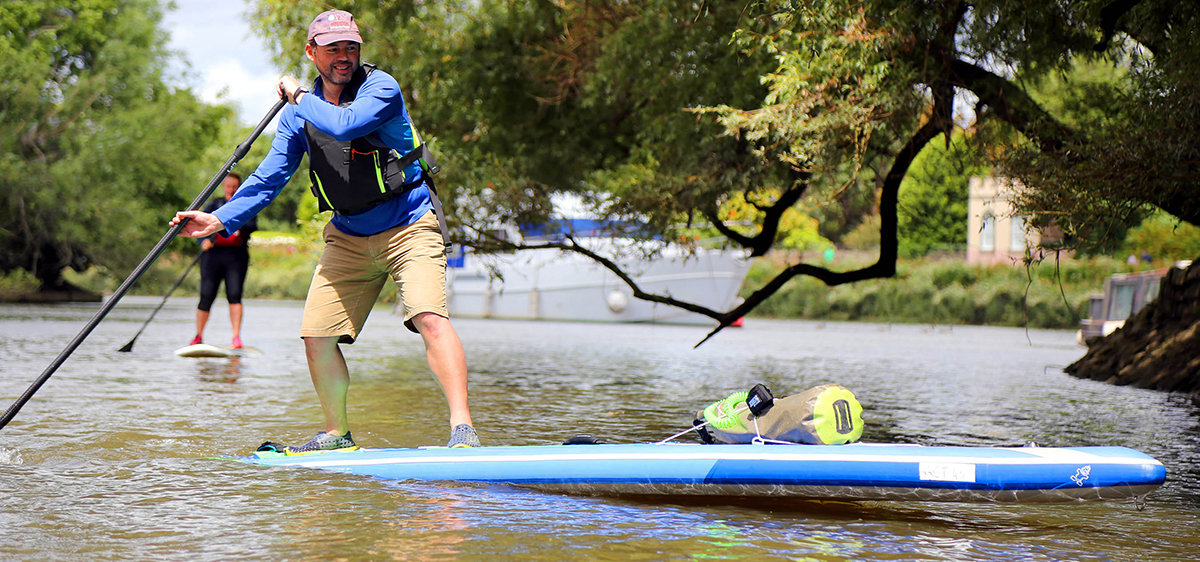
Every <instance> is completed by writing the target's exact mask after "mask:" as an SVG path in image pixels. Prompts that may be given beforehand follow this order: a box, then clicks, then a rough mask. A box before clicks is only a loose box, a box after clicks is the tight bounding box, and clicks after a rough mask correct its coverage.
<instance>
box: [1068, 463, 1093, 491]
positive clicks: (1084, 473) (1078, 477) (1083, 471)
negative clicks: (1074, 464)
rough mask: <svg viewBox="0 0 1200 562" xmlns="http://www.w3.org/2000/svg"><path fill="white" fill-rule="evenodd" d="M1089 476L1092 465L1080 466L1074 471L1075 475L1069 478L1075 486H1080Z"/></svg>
mask: <svg viewBox="0 0 1200 562" xmlns="http://www.w3.org/2000/svg"><path fill="white" fill-rule="evenodd" d="M1091 474H1092V465H1090V464H1089V465H1084V466H1081V467H1079V468H1078V469H1077V470H1076V471H1075V475H1074V476H1072V477H1071V481H1072V482H1074V483H1075V485H1076V486H1082V485H1083V483H1084V481H1086V480H1087V479H1088V476H1090V475H1091Z"/></svg>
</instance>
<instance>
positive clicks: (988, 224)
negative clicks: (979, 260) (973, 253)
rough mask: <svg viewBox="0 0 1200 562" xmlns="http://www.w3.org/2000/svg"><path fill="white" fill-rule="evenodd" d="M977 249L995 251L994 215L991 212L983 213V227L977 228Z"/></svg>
mask: <svg viewBox="0 0 1200 562" xmlns="http://www.w3.org/2000/svg"><path fill="white" fill-rule="evenodd" d="M979 250H980V251H983V252H994V251H996V217H995V216H994V215H992V214H991V213H988V214H986V215H983V228H981V229H979Z"/></svg>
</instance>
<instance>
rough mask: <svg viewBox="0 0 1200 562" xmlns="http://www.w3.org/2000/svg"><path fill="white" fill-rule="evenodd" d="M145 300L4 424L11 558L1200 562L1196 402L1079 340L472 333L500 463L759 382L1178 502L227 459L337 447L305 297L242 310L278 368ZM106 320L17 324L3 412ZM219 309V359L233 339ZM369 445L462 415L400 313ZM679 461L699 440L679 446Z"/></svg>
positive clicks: (4, 371)
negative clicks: (340, 469)
mask: <svg viewBox="0 0 1200 562" xmlns="http://www.w3.org/2000/svg"><path fill="white" fill-rule="evenodd" d="M158 300H159V299H156V298H128V299H125V300H124V301H122V303H121V304H120V305H119V306H118V307H117V308H116V309H115V310H114V311H113V312H112V313H111V314H110V315H109V317H108V319H107V320H105V321H104V322H103V323H102V324H101V325H100V326H99V327H98V328H97V329H96V330H95V332H93V333H92V335H91V336H90V337H89V338H88V339H87V340H86V341H85V342H84V343H83V345H82V346H80V348H79V349H78V350H76V351H75V352H74V353H73V354H72V355H71V357H70V358H69V359H68V360H67V361H66V362H65V363H64V364H63V365H62V367H61V368H60V369H59V370H58V372H57V373H56V374H55V375H54V376H53V377H52V378H51V379H50V381H49V382H48V383H47V384H46V385H45V386H44V387H43V388H42V389H41V390H40V391H39V392H38V393H37V395H36V396H34V398H33V399H32V400H31V401H30V402H29V403H28V404H27V405H26V406H25V407H24V409H23V410H22V411H21V413H20V414H19V415H18V416H17V417H16V419H15V420H14V421H13V422H12V423H10V424H9V425H8V427H6V428H5V429H3V430H2V431H0V559H3V560H130V559H137V560H148V559H173V560H232V559H272V560H334V559H338V560H391V559H396V560H483V559H487V560H492V559H521V560H559V559H563V558H582V559H601V560H666V559H693V558H705V559H741V558H769V559H809V560H846V559H852V560H914V559H919V560H998V559H1006V560H1018V559H1019V560H1182V559H1189V558H1190V559H1196V558H1197V556H1198V555H1200V554H1198V553H1200V465H1198V464H1197V461H1200V406H1197V405H1196V404H1195V403H1194V402H1193V401H1192V400H1191V399H1190V398H1186V397H1183V396H1178V395H1175V396H1172V395H1169V394H1164V393H1160V392H1151V391H1144V390H1137V389H1131V388H1120V387H1113V386H1109V385H1106V384H1102V383H1098V382H1093V381H1083V380H1077V379H1074V378H1071V377H1069V376H1067V375H1065V374H1063V373H1062V370H1061V369H1062V367H1063V366H1065V365H1067V364H1069V363H1070V362H1072V361H1074V360H1075V359H1077V358H1079V357H1080V356H1081V355H1082V349H1081V348H1079V347H1076V345H1075V343H1074V334H1072V333H1070V332H1065V331H1037V330H1031V331H1025V330H1022V329H1012V328H989V327H954V328H948V327H944V326H910V325H882V324H865V323H816V322H785V321H768V320H758V319H750V320H748V321H747V322H746V326H745V327H744V328H741V329H730V330H726V331H724V332H722V333H721V334H720V335H718V336H717V337H715V338H714V339H713V340H710V341H709V342H708V343H706V344H704V345H703V346H701V347H700V348H699V349H693V348H692V346H693V345H694V344H695V343H696V342H698V341H699V340H700V339H702V338H703V337H704V335H705V334H706V333H707V330H706V329H704V328H699V327H683V326H649V325H600V324H575V323H550V322H520V321H500V320H471V319H457V320H455V321H454V324H455V327H456V328H457V330H458V332H459V335H460V336H461V338H462V340H463V342H464V346H465V348H466V350H467V357H468V362H469V364H470V374H471V386H470V390H471V400H472V413H473V415H474V418H475V423H476V426H477V428H478V429H479V433H480V438H481V439H482V440H483V441H484V443H485V444H490V445H532V444H554V443H560V442H562V441H563V440H565V439H566V438H569V437H571V436H573V435H577V434H582V433H586V434H591V435H594V436H596V437H599V438H601V439H603V440H605V441H608V442H635V441H650V440H658V439H662V438H664V437H666V436H668V435H671V434H673V433H675V432H677V431H679V430H681V429H684V428H686V427H688V426H689V424H690V421H691V419H692V415H693V412H695V411H696V410H697V409H699V408H701V407H703V406H705V405H707V404H708V403H710V402H712V401H715V400H717V399H720V398H724V397H725V396H727V395H728V394H730V393H732V392H734V391H738V390H746V389H748V388H749V387H750V386H752V385H753V384H754V383H756V382H762V383H765V384H767V386H769V387H770V388H771V389H773V390H774V391H775V393H776V395H787V394H794V393H797V392H800V391H803V390H805V389H807V388H810V387H812V386H815V385H818V384H823V383H829V382H835V383H840V384H843V385H845V386H847V387H849V388H851V389H852V390H854V391H855V392H856V394H857V395H858V397H859V399H860V401H861V402H862V403H863V405H864V408H865V411H864V414H863V416H864V420H865V423H866V425H867V429H866V433H865V435H864V440H865V441H874V442H895V443H921V444H928V445H988V446H1019V445H1022V444H1024V443H1026V442H1028V441H1036V442H1037V443H1039V444H1040V445H1043V446H1082V445H1123V446H1128V447H1132V448H1136V449H1139V450H1141V451H1143V452H1146V453H1148V454H1150V455H1153V456H1155V457H1156V458H1158V459H1159V460H1161V461H1162V462H1163V464H1164V465H1166V467H1167V482H1166V484H1165V485H1164V486H1163V487H1162V488H1160V489H1159V490H1158V491H1156V492H1155V493H1153V494H1151V495H1150V496H1149V499H1148V505H1147V506H1146V508H1145V509H1144V510H1140V511H1139V510H1138V509H1137V508H1136V506H1135V505H1134V504H1133V503H1132V502H1126V501H1121V502H1110V503H1073V504H1050V505H1010V504H942V503H913V502H894V503H864V504H839V503H816V502H795V501H791V502H786V501H780V500H777V499H758V500H752V501H728V500H726V501H719V500H717V501H714V500H702V501H686V500H682V499H671V498H666V499H629V498H611V497H578V496H568V495H558V494H548V493H541V492H536V491H529V490H524V489H519V488H514V487H507V486H476V485H453V484H428V483H424V484H423V483H395V482H385V481H379V480H374V479H370V478H365V477H358V476H352V475H343V474H333V473H325V472H319V471H311V470H304V469H269V468H264V467H259V466H253V465H249V464H242V463H238V462H233V461H229V460H221V459H219V458H217V459H214V458H212V457H219V456H223V455H245V454H248V453H249V452H250V451H252V450H253V449H254V447H256V446H257V445H258V444H259V443H261V442H262V441H266V440H272V441H280V442H289V443H290V442H299V441H302V440H304V439H307V438H308V437H310V436H311V435H312V434H313V433H315V432H316V431H317V430H319V429H320V428H321V415H320V411H319V407H318V405H317V401H316V396H315V394H314V392H313V390H312V387H311V383H310V381H309V376H308V371H307V368H306V366H305V361H304V357H303V345H302V343H301V341H300V340H299V339H298V337H297V335H296V332H297V329H298V326H299V322H300V315H301V304H300V303H295V302H269V301H248V302H247V303H246V322H245V328H244V331H243V339H244V340H245V341H246V344H247V345H249V346H253V347H255V348H258V349H259V350H261V351H262V353H261V354H257V355H251V356H247V357H243V358H237V359H219V360H217V359H200V360H198V359H183V358H178V357H175V356H174V355H173V354H172V351H173V350H174V349H176V348H178V347H181V346H183V345H185V344H186V343H187V341H188V340H189V339H191V336H192V335H193V314H194V313H193V311H194V308H193V307H194V302H193V301H191V300H189V299H182V298H181V299H175V300H173V301H172V302H170V303H168V305H167V306H166V307H165V308H164V309H163V310H162V311H161V312H159V314H158V316H157V317H156V319H155V320H154V322H153V323H152V324H151V325H150V327H149V328H148V329H147V330H146V332H144V333H143V334H142V335H141V336H140V337H138V339H137V340H136V343H135V346H134V349H133V352H132V353H119V352H117V351H116V350H117V349H118V348H120V347H121V346H122V345H124V344H125V343H126V342H128V341H129V340H130V338H132V337H133V335H134V334H135V333H136V332H137V330H138V328H139V327H140V326H141V324H142V322H144V321H145V319H146V318H148V317H149V314H150V311H151V310H153V308H154V306H155V305H156V304H158ZM96 307H97V305H94V304H90V305H0V400H2V401H3V402H2V403H0V408H7V406H8V404H11V403H12V401H13V400H15V399H16V397H18V396H19V395H20V394H21V393H22V392H24V391H25V389H26V388H27V387H28V386H29V384H31V383H32V382H33V380H34V379H36V378H37V376H38V375H39V374H40V373H41V372H42V371H43V370H45V368H46V367H47V366H48V365H49V364H50V363H51V361H52V360H53V359H54V358H55V357H56V356H57V355H58V354H59V353H60V352H61V351H62V350H63V349H64V348H65V347H66V345H67V343H68V342H69V341H70V339H71V338H72V337H73V336H74V335H75V334H77V333H78V332H79V330H81V329H82V328H83V326H84V325H85V324H86V322H87V320H88V319H89V318H91V316H92V315H93V314H94V313H95V311H96ZM227 318H228V317H227V314H226V313H225V308H224V301H218V303H217V305H216V306H215V307H214V308H213V319H212V321H211V323H210V326H209V330H208V333H207V334H206V336H207V340H208V341H209V342H210V343H226V342H227V340H228V338H229V325H228V319H227ZM344 349H345V353H346V355H347V358H348V361H349V364H350V369H351V374H352V378H353V386H352V387H351V396H350V401H351V405H350V410H351V411H350V415H351V423H352V430H353V432H354V436H355V439H356V440H357V441H358V442H359V444H360V445H363V446H367V447H389V446H395V447H408V446H419V445H442V444H444V443H445V440H446V439H447V437H448V434H449V431H448V425H447V420H446V408H445V403H444V401H443V399H442V397H441V393H440V391H439V389H438V387H437V385H436V383H435V382H434V381H433V378H432V376H431V375H430V374H429V373H428V368H427V366H426V364H425V360H424V352H423V349H422V347H421V343H420V339H419V338H418V337H417V336H415V335H413V334H410V333H408V332H407V331H406V330H405V329H404V328H403V326H402V325H401V322H400V319H399V318H398V317H396V316H393V315H392V314H391V313H390V311H389V310H387V309H386V308H380V309H377V310H376V311H375V313H374V315H373V316H372V318H371V319H370V321H369V322H368V325H367V329H366V331H365V333H364V334H363V337H362V338H361V339H360V340H359V342H358V343H356V344H354V345H352V346H346V347H345V348H344ZM681 440H691V437H684V438H681Z"/></svg>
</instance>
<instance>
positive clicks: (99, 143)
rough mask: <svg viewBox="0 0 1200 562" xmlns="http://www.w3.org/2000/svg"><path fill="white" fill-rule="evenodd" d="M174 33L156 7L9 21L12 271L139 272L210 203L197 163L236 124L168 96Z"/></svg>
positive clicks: (6, 263)
mask: <svg viewBox="0 0 1200 562" xmlns="http://www.w3.org/2000/svg"><path fill="white" fill-rule="evenodd" d="M160 19H161V10H160V7H159V5H158V3H157V2H155V1H152V0H86V1H71V2H67V1H64V0H31V1H25V2H9V3H6V4H5V5H4V9H3V10H2V11H0V78H2V80H0V201H3V204H2V205H0V271H11V270H13V269H17V268H20V269H25V270H28V271H32V272H34V274H35V275H36V276H37V277H38V278H39V279H41V280H42V281H43V282H44V284H45V285H46V287H47V288H52V287H54V286H56V285H58V284H59V283H61V269H62V268H63V267H66V266H70V267H72V268H75V269H76V270H83V269H85V268H87V267H88V266H89V265H91V264H99V265H101V266H103V267H105V268H107V269H108V270H110V271H115V272H125V271H128V270H129V269H131V268H132V266H133V264H135V263H137V261H138V260H139V259H140V258H141V257H142V256H143V255H144V253H145V250H148V249H149V248H150V247H151V246H152V245H153V241H154V240H156V239H157V238H158V237H160V236H161V234H162V233H163V232H164V231H165V228H166V223H167V220H168V218H169V217H170V216H171V212H172V211H174V210H177V209H180V208H182V207H184V206H186V204H187V203H188V202H190V201H191V199H192V197H193V196H194V195H195V193H196V192H197V191H198V188H197V186H196V184H195V182H194V178H195V177H196V175H197V172H196V159H195V158H194V155H195V154H196V153H197V152H200V151H202V150H204V149H205V148H206V147H207V146H208V144H209V143H210V142H211V140H212V138H213V137H214V135H215V133H216V132H217V131H218V130H219V129H220V128H221V126H222V123H224V122H227V121H231V120H232V119H233V115H232V112H231V110H230V109H229V108H227V107H221V106H217V107H211V106H206V105H204V104H202V103H200V102H199V101H197V100H196V97H195V96H194V95H193V94H192V93H191V92H190V91H187V90H176V89H171V88H169V87H167V86H166V85H165V83H164V81H163V68H164V66H165V64H166V61H167V57H168V53H167V51H166V50H165V48H164V45H165V44H166V40H165V38H164V37H163V34H162V32H161V31H160V30H159V27H158V26H159V21H160ZM201 185H203V184H201Z"/></svg>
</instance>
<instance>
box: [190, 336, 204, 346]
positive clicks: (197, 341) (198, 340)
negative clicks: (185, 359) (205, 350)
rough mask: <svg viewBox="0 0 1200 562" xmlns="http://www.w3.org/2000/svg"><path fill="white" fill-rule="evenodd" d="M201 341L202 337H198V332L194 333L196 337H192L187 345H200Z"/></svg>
mask: <svg viewBox="0 0 1200 562" xmlns="http://www.w3.org/2000/svg"><path fill="white" fill-rule="evenodd" d="M202 343H204V338H202V337H200V334H196V337H194V338H192V343H189V344H188V345H200V344H202Z"/></svg>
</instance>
